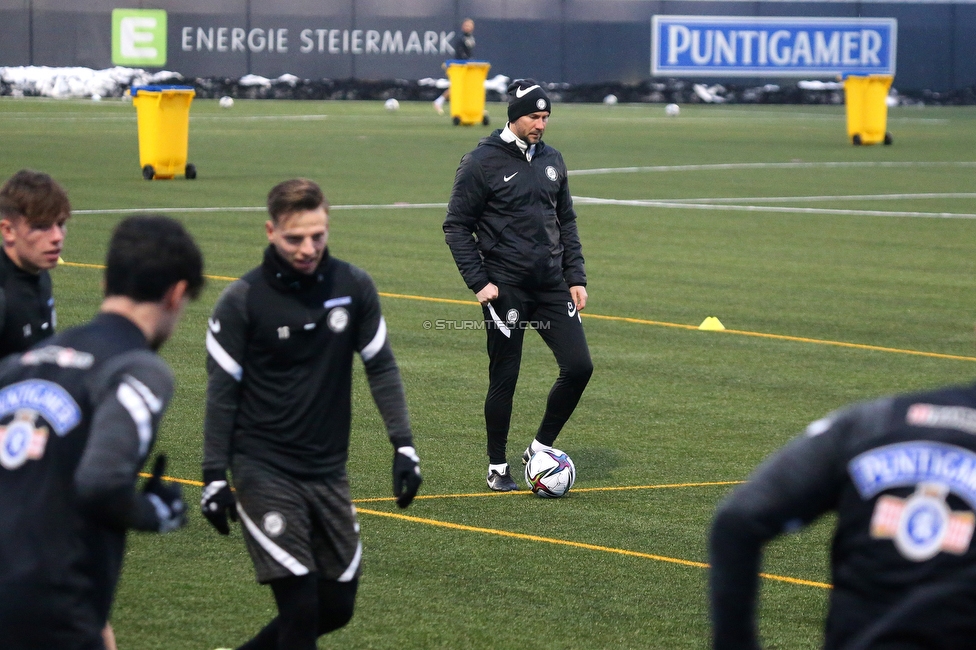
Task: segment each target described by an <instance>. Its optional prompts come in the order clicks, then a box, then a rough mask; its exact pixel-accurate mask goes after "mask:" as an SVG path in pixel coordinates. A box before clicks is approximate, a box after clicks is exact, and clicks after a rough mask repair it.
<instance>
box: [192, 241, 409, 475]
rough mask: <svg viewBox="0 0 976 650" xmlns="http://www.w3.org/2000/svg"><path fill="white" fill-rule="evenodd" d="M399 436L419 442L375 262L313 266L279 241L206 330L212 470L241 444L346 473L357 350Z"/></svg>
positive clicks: (207, 457)
mask: <svg viewBox="0 0 976 650" xmlns="http://www.w3.org/2000/svg"><path fill="white" fill-rule="evenodd" d="M355 352H358V353H359V355H360V356H361V357H362V360H363V364H364V366H365V368H366V376H367V380H368V381H369V386H370V390H371V392H372V394H373V399H374V401H375V402H376V404H377V407H378V408H379V410H380V414H381V415H382V417H383V421H384V422H385V424H386V428H387V434H388V435H389V437H390V440H391V441H392V442H393V444H394V446H396V447H401V446H410V445H412V444H413V442H412V435H411V431H410V421H409V417H408V415H407V407H406V398H405V395H404V390H403V384H402V381H401V379H400V371H399V369H398V367H397V365H396V360H395V359H394V357H393V351H392V349H391V348H390V343H389V340H388V337H387V329H386V321H385V320H384V319H383V316H382V314H381V312H380V301H379V295H378V294H377V292H376V287H375V286H374V285H373V281H372V280H371V279H370V277H369V275H367V274H366V272H365V271H362V270H361V269H358V268H356V267H355V266H353V265H351V264H349V263H347V262H343V261H341V260H338V259H335V258H333V257H331V256H329V254H328V251H326V254H325V256H324V257H323V259H322V262H321V264H320V265H319V267H318V269H316V271H315V272H314V273H312V274H309V275H303V274H300V273H298V272H296V271H295V270H293V269H292V268H291V267H290V266H289V265H288V264H287V262H285V261H284V260H282V259H281V257H280V256H278V255H277V253H275V251H274V248H273V247H272V246H269V247H268V248H267V249H266V250H265V257H264V263H263V264H262V265H261V266H259V267H257V268H255V269H253V270H252V271H250V272H248V273H247V274H246V275H244V276H243V277H242V278H241V279H240V280H237V281H235V282H233V283H232V284H230V285H229V286H228V287H227V288H226V289H225V290H224V292H223V294H221V296H220V298H219V299H218V301H217V304H216V306H215V307H214V311H213V315H212V316H211V318H210V321H209V329H208V332H207V353H208V356H207V372H208V375H209V382H208V384H207V410H206V418H205V421H204V460H203V470H204V477H205V478H204V480H205V481H209V480H214V479H215V478H216V477H217V476H220V475H221V474H223V473H224V472H226V470H227V468H228V467H229V464H230V457H231V455H232V454H244V455H246V456H249V457H251V458H255V459H257V460H260V461H263V462H266V463H268V464H270V465H272V466H274V467H276V468H277V469H279V470H281V471H283V472H285V473H287V474H289V475H292V476H295V477H298V478H309V479H314V478H320V477H324V476H329V475H336V474H341V473H344V472H345V464H346V459H347V456H348V450H349V427H350V420H351V397H350V392H351V382H352V359H353V354H354V353H355Z"/></svg>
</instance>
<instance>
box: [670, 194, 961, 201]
mask: <svg viewBox="0 0 976 650" xmlns="http://www.w3.org/2000/svg"><path fill="white" fill-rule="evenodd" d="M905 199H976V192H929V193H925V194H921V193H919V194H838V195H836V196H830V195H827V194H824V195H820V196H750V197H745V196H744V197H741V198H738V197H725V198H718V199H713V198H701V199H667V200H670V201H674V202H675V203H789V202H796V203H799V202H806V201H888V200H905Z"/></svg>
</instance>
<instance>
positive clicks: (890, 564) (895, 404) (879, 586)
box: [710, 386, 976, 649]
mask: <svg viewBox="0 0 976 650" xmlns="http://www.w3.org/2000/svg"><path fill="white" fill-rule="evenodd" d="M974 510H976V386H969V387H950V388H945V389H941V390H937V391H933V392H929V393H919V394H914V395H902V396H897V397H889V398H885V399H881V400H877V401H873V402H867V403H863V404H859V405H856V406H854V407H852V408H849V409H846V410H843V411H840V412H837V413H834V414H831V415H829V416H827V417H826V418H824V419H822V420H818V421H816V422H814V423H813V424H811V425H810V426H809V427H808V428H807V430H806V433H805V434H804V435H802V436H800V437H799V438H798V439H796V440H794V441H793V442H792V443H790V444H789V445H787V446H786V447H784V448H783V449H782V450H780V451H779V452H777V453H776V454H774V455H773V456H772V457H771V458H769V459H768V460H766V461H765V462H764V463H763V464H762V465H761V466H760V467H759V468H758V469H757V470H756V472H755V473H754V474H753V475H752V476H751V477H750V479H749V481H748V482H747V483H746V484H744V485H742V486H740V487H739V488H737V489H736V490H735V492H733V494H732V495H731V496H730V497H729V498H728V499H727V500H726V501H725V502H724V503H723V504H722V505H721V506H720V508H719V510H718V513H717V514H716V517H715V523H714V526H713V529H712V536H711V544H710V554H711V563H712V574H711V599H712V615H713V623H714V636H715V645H714V647H715V648H722V649H731V648H736V649H738V648H758V647H759V646H758V641H757V635H756V628H755V611H756V591H757V581H758V578H757V573H758V571H759V566H760V556H761V550H762V546H763V544H765V543H766V542H767V541H769V540H770V539H772V538H773V537H776V536H777V535H779V534H781V533H784V532H790V531H794V530H797V529H799V528H800V527H802V526H804V525H806V524H808V523H810V522H812V521H813V520H815V519H817V518H818V517H819V516H820V515H822V514H824V513H826V512H828V511H835V512H836V513H837V529H836V531H835V534H834V541H833V546H832V551H831V573H832V582H833V586H834V588H833V590H832V591H831V594H830V600H831V604H830V611H829V613H828V616H827V624H826V633H825V642H824V647H825V648H845V649H846V648H868V647H871V648H874V647H880V646H881V645H884V643H883V641H888V642H890V641H892V640H898V641H906V640H911V641H912V642H913V643H915V645H911V646H910V647H918V648H923V647H924V648H960V649H962V648H971V647H972V646H973V641H972V640H973V638H976V547H974V545H973V544H972V535H973V529H974V521H976V515H974V513H973V511H974ZM884 647H889V646H887V645H884ZM891 647H894V646H891ZM898 647H909V646H907V645H906V646H902V645H899V646H898Z"/></svg>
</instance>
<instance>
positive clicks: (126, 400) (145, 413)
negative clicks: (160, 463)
mask: <svg viewBox="0 0 976 650" xmlns="http://www.w3.org/2000/svg"><path fill="white" fill-rule="evenodd" d="M115 397H116V398H117V399H118V400H119V403H120V404H121V405H122V406H124V407H125V410H126V411H128V412H129V416H130V417H132V421H133V422H135V424H136V431H137V432H138V433H139V456H142V457H144V456H145V455H146V454H147V453H148V452H149V443H150V442H152V416H151V415H150V414H149V408H148V407H147V406H146V402H145V401H143V399H142V397H140V396H139V393H137V392H136V389H135V388H133V387H132V386H130V385H129V384H127V383H125V382H122V383H121V384H119V388H118V390H117V391H115Z"/></svg>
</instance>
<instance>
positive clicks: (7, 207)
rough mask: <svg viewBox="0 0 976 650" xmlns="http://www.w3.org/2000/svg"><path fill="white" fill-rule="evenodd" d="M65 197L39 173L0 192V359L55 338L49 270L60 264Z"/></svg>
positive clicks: (67, 207) (17, 177) (20, 175)
mask: <svg viewBox="0 0 976 650" xmlns="http://www.w3.org/2000/svg"><path fill="white" fill-rule="evenodd" d="M70 217H71V204H70V203H69V201H68V194H67V192H65V191H64V188H62V187H61V186H60V185H58V183H57V182H56V181H55V180H54V179H53V178H51V177H50V176H48V175H47V174H43V173H41V172H35V171H30V170H27V169H24V170H21V171H19V172H17V173H16V174H14V175H13V176H11V177H10V178H9V179H7V182H6V183H4V184H3V187H2V188H0V235H2V237H3V249H2V250H0V358H2V357H5V356H7V355H9V354H13V353H15V352H23V351H24V350H26V349H28V348H29V347H31V346H32V345H34V344H35V343H37V342H38V341H41V340H43V339H45V338H47V337H49V336H51V335H52V334H54V327H55V325H56V324H57V318H56V316H55V312H54V296H53V295H52V293H51V276H50V274H49V273H48V270H49V269H53V268H54V267H55V266H57V265H58V258H59V257H60V256H61V248H62V246H64V235H65V224H66V222H67V221H68V219H69V218H70Z"/></svg>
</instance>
